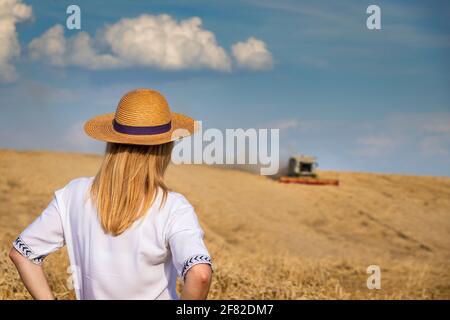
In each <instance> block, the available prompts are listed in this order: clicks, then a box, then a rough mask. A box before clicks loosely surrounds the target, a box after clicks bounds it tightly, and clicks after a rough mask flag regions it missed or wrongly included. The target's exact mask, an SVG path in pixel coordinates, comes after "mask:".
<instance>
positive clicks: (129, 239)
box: [15, 177, 211, 299]
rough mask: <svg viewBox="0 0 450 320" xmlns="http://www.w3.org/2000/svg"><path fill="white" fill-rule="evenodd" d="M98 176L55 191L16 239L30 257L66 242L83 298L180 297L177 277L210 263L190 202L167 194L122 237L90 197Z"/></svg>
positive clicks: (74, 182)
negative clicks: (109, 228)
mask: <svg viewBox="0 0 450 320" xmlns="http://www.w3.org/2000/svg"><path fill="white" fill-rule="evenodd" d="M92 181H93V177H90V178H78V179H75V180H72V181H71V182H70V183H69V184H67V185H66V186H65V187H64V188H62V189H60V190H58V191H56V192H55V197H54V199H53V201H52V202H51V203H50V204H49V206H48V207H47V208H46V209H45V210H44V212H43V213H42V215H41V216H40V217H39V218H38V219H36V220H35V221H34V222H33V223H32V224H31V225H30V226H29V227H28V228H27V229H26V230H25V231H24V232H23V233H22V234H21V235H20V237H19V238H18V240H16V241H15V247H16V249H18V250H19V251H21V252H26V250H30V251H31V252H32V254H31V255H30V256H29V257H28V258H29V259H36V260H41V261H42V260H43V257H45V256H46V255H48V254H49V253H51V252H53V251H55V250H57V249H58V248H60V247H62V246H63V245H64V243H65V244H66V246H67V251H68V255H69V259H70V264H71V267H70V273H72V279H73V286H74V289H75V292H76V295H77V298H78V299H177V298H178V297H177V295H176V292H175V284H176V278H177V275H179V276H181V277H183V276H184V275H185V274H186V272H187V270H188V269H189V268H190V267H191V266H193V265H195V264H197V263H210V261H211V260H210V258H209V254H208V251H207V249H206V247H205V245H204V243H203V240H202V238H203V231H202V229H201V228H200V226H199V223H198V220H197V217H196V214H195V211H194V209H193V208H192V206H191V205H190V204H189V202H188V201H187V200H186V199H185V198H184V197H183V196H182V195H181V194H179V193H175V192H169V193H168V196H167V200H166V202H165V204H164V205H163V206H162V207H161V208H159V206H160V201H161V193H158V196H157V199H156V200H155V201H154V203H153V205H152V206H151V207H150V209H149V211H148V212H147V214H146V215H145V216H143V217H142V218H141V219H139V220H138V221H136V222H135V223H134V224H133V225H132V226H131V227H130V228H128V229H127V230H126V231H125V232H124V233H122V234H121V235H119V236H112V235H110V234H106V233H105V232H104V230H103V229H102V226H101V225H100V223H99V219H98V215H97V212H96V209H95V207H94V206H93V204H92V201H91V199H90V196H89V189H90V186H91V184H92ZM41 257H42V258H41Z"/></svg>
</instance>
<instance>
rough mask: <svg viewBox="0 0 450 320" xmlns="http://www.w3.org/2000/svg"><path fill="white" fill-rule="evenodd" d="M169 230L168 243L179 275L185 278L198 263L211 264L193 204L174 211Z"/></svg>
mask: <svg viewBox="0 0 450 320" xmlns="http://www.w3.org/2000/svg"><path fill="white" fill-rule="evenodd" d="M173 216H174V219H173V221H172V223H171V225H170V227H169V231H168V243H169V247H170V251H171V252H172V261H173V264H174V266H175V269H176V270H177V273H178V276H180V277H181V278H183V279H184V278H185V276H186V274H187V272H188V271H189V269H190V268H192V267H193V266H194V265H196V264H200V263H205V264H209V265H212V264H211V257H210V255H209V252H208V250H207V249H206V246H205V244H204V242H203V236H204V233H203V230H202V229H201V227H200V225H199V223H198V219H197V215H196V214H195V211H194V208H193V207H192V206H191V205H187V206H184V207H183V208H180V209H178V210H177V211H176V212H175V213H174V215H173Z"/></svg>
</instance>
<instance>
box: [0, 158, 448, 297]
mask: <svg viewBox="0 0 450 320" xmlns="http://www.w3.org/2000/svg"><path fill="white" fill-rule="evenodd" d="M100 161H101V157H99V156H94V155H85V154H72V153H56V152H28V151H22V152H19V151H13V150H0V203H1V205H0V255H1V256H0V268H1V269H0V270H1V271H0V299H29V298H30V296H29V294H28V293H27V292H26V290H25V288H24V287H23V285H22V284H21V283H20V282H19V280H18V279H19V278H18V275H17V272H16V271H15V268H14V267H13V265H12V263H11V262H10V261H9V259H8V257H7V253H8V251H9V249H10V247H11V242H12V241H13V240H14V239H15V237H16V236H17V235H18V233H19V232H20V231H21V230H22V229H23V228H24V227H25V226H26V225H28V224H29V223H30V222H31V221H32V220H33V219H34V218H35V217H36V216H37V215H39V214H40V212H41V211H42V209H44V208H45V207H46V205H47V203H48V202H49V201H50V200H51V197H52V192H53V191H54V190H56V189H58V188H60V187H62V186H64V185H65V184H66V183H67V182H69V181H70V180H71V179H73V178H75V177H79V176H91V175H94V174H95V173H96V170H97V168H98V166H99V164H100ZM320 174H321V176H323V177H327V178H339V179H340V181H341V186H340V187H332V186H303V185H287V184H280V183H277V182H276V181H274V180H271V179H268V178H265V177H262V176H258V175H253V174H251V173H246V172H241V171H236V170H229V169H220V168H212V167H207V166H194V165H191V166H171V167H170V168H169V171H168V174H167V180H168V184H169V186H170V187H171V188H172V189H173V190H175V191H178V192H181V193H183V194H184V195H185V196H186V197H187V198H188V199H189V200H190V201H191V203H192V204H193V205H194V207H195V208H196V210H197V213H198V215H199V217H200V221H201V224H202V226H203V229H204V230H205V233H206V238H205V241H206V243H207V245H208V247H209V249H210V251H211V254H212V256H213V259H214V262H215V274H214V280H213V285H212V288H211V293H210V298H213V299H238V298H240V299H247V298H248V299H421V298H424V299H433V298H434V299H449V298H450V274H449V272H450V269H449V262H450V250H449V249H450V179H449V178H436V177H414V176H403V175H388V174H368V173H342V172H339V173H338V172H321V173H320ZM373 264H375V265H379V266H380V267H381V272H382V274H381V275H382V277H381V279H382V280H381V289H380V290H369V289H367V287H366V279H367V277H368V275H367V274H366V268H367V266H369V265H373ZM44 266H45V270H46V272H47V274H48V278H49V281H50V284H51V286H52V288H53V290H54V292H55V294H56V296H57V298H59V299H73V298H74V295H73V293H72V292H71V291H70V290H68V289H67V287H66V281H67V278H68V277H69V274H67V272H66V271H67V267H68V260H67V257H66V253H65V251H64V250H61V251H60V252H57V253H55V254H53V255H51V256H49V257H48V258H47V259H46V262H45V263H44Z"/></svg>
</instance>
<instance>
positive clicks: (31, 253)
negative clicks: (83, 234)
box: [13, 194, 65, 264]
mask: <svg viewBox="0 0 450 320" xmlns="http://www.w3.org/2000/svg"><path fill="white" fill-rule="evenodd" d="M60 209H61V208H60V205H59V203H58V200H57V197H56V194H55V196H54V197H53V200H52V201H51V202H50V204H49V205H48V206H47V208H46V209H45V210H44V211H43V212H42V214H41V215H40V216H39V217H37V218H36V220H34V221H33V222H32V223H31V224H30V225H29V226H28V227H27V228H26V229H25V230H24V231H23V232H22V233H21V234H20V235H19V237H18V238H17V239H16V240H15V241H14V242H13V246H14V248H15V249H16V250H17V251H18V252H19V253H21V254H22V256H24V257H25V258H27V259H28V260H30V261H32V262H33V263H35V264H41V263H42V261H43V260H44V258H45V256H47V255H48V254H50V253H52V252H54V251H56V250H57V249H59V248H61V247H62V246H64V244H65V241H64V233H63V227H62V222H61V215H60Z"/></svg>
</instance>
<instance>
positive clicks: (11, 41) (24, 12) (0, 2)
mask: <svg viewBox="0 0 450 320" xmlns="http://www.w3.org/2000/svg"><path fill="white" fill-rule="evenodd" d="M31 16H32V9H31V6H27V5H25V4H23V3H21V0H0V43H1V45H0V81H2V82H10V81H13V80H15V79H16V78H17V73H16V69H15V67H14V65H13V64H12V60H13V59H14V58H16V57H18V56H19V55H20V44H19V41H18V40H17V32H16V24H17V23H19V22H23V21H26V20H28V19H30V18H31Z"/></svg>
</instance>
